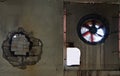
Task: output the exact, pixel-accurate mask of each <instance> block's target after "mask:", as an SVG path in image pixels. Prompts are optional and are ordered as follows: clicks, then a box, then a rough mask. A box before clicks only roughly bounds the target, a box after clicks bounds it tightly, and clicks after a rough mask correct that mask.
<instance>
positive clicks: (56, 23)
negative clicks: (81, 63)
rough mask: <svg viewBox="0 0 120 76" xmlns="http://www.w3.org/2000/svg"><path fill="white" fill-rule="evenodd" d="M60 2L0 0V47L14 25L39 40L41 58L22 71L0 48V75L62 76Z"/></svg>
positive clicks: (59, 0)
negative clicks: (12, 63) (5, 57)
mask: <svg viewBox="0 0 120 76" xmlns="http://www.w3.org/2000/svg"><path fill="white" fill-rule="evenodd" d="M62 4H63V2H62V0H6V1H5V2H0V46H1V45H2V42H3V40H5V39H6V37H7V35H8V33H9V32H12V31H15V30H17V29H18V27H22V28H24V30H25V31H27V32H30V34H32V35H33V36H34V37H36V38H38V39H40V40H41V41H42V43H43V48H42V49H43V50H42V55H41V60H40V61H39V62H38V63H37V64H36V65H32V66H28V67H27V69H24V70H22V69H18V68H17V67H13V66H12V65H11V64H9V62H8V61H7V60H5V59H4V58H3V57H2V55H3V51H2V49H0V76H63V57H62V54H63V53H62V50H63V49H62V48H63V36H62V33H63V32H62V29H63V27H62V7H63V5H62Z"/></svg>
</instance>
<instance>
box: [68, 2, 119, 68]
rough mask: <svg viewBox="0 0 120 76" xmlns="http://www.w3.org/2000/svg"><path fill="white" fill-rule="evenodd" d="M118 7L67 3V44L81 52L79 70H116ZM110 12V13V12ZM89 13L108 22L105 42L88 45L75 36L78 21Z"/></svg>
mask: <svg viewBox="0 0 120 76" xmlns="http://www.w3.org/2000/svg"><path fill="white" fill-rule="evenodd" d="M118 8H119V7H118V5H111V4H79V3H68V4H66V9H67V33H66V34H67V42H73V43H74V45H75V46H76V47H78V48H79V49H80V50H81V66H80V69H118V64H119V63H118V61H119V59H118V54H117V52H118V45H119V44H118V33H116V32H115V31H118V18H117V17H118ZM111 11H112V12H111ZM91 13H96V14H99V15H101V16H103V17H105V18H106V19H107V21H108V22H109V28H110V33H109V36H108V38H107V39H106V41H105V42H104V43H102V44H98V45H88V44H86V43H84V42H83V41H82V40H81V39H80V38H79V37H78V35H77V25H78V22H79V20H80V19H81V18H82V17H83V16H85V15H87V14H91Z"/></svg>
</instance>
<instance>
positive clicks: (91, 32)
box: [77, 14, 109, 45]
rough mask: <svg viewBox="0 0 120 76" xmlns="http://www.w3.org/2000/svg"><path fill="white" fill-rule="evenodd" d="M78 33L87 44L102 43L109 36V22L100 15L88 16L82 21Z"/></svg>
mask: <svg viewBox="0 0 120 76" xmlns="http://www.w3.org/2000/svg"><path fill="white" fill-rule="evenodd" d="M77 33H78V36H79V38H80V39H81V40H82V41H83V42H85V43H88V44H92V45H95V44H98V43H102V42H104V41H105V39H106V38H107V37H108V34H109V27H108V22H107V20H106V19H105V18H103V17H102V16H100V15H98V14H89V15H86V16H84V17H82V18H81V19H80V21H79V23H78V27H77Z"/></svg>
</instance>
